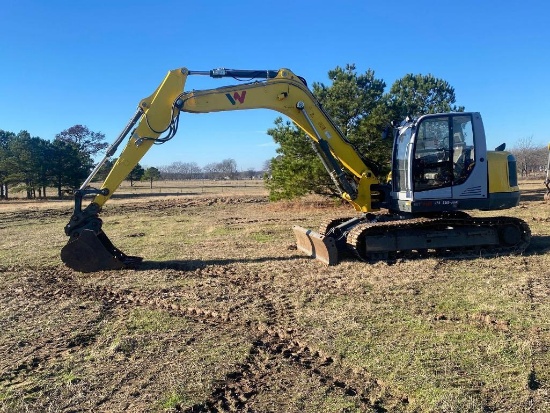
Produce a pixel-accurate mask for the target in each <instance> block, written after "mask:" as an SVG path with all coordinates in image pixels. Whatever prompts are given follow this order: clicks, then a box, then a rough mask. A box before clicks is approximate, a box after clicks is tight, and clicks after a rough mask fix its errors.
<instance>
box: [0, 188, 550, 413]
mask: <svg viewBox="0 0 550 413" xmlns="http://www.w3.org/2000/svg"><path fill="white" fill-rule="evenodd" d="M241 184H242V182H241ZM241 184H239V185H237V184H235V183H233V182H215V183H214V182H212V183H211V184H210V185H205V183H204V182H202V183H194V184H191V185H190V184H189V183H186V184H184V185H183V184H182V185H181V186H178V185H176V184H174V183H172V184H171V185H168V184H165V185H164V186H163V187H162V188H160V186H159V187H158V188H157V190H155V188H153V190H152V191H151V190H150V188H149V187H148V186H147V185H146V184H143V183H140V184H139V186H138V187H137V188H128V187H124V188H121V191H120V196H119V197H116V198H113V200H112V201H111V202H109V203H108V204H107V206H106V207H105V211H104V213H103V214H102V219H103V220H104V227H103V228H104V230H105V232H106V233H107V234H108V235H109V237H110V238H111V240H112V241H113V243H114V244H115V245H116V246H117V247H119V248H120V249H122V250H123V251H124V252H126V253H127V254H132V255H141V256H143V257H145V258H144V262H143V264H142V266H141V267H140V268H138V269H136V270H122V271H110V272H107V271H106V272H98V273H93V274H81V273H76V272H73V271H72V270H70V269H68V268H66V267H65V266H64V265H63V264H62V263H61V262H60V260H59V251H60V250H61V248H62V247H63V245H64V244H65V243H66V241H67V239H66V237H65V235H64V233H63V227H64V225H65V224H66V222H67V220H68V219H69V217H70V215H71V202H70V201H68V200H67V201H51V200H50V201H41V202H38V201H24V200H14V201H8V202H3V203H0V235H1V241H0V245H1V248H0V411H1V412H21V411H31V412H45V411H48V412H76V411H94V412H119V411H120V412H122V411H130V412H148V411H160V412H162V411H170V412H173V411H185V412H200V411H248V412H283V411H284V412H355V411H357V412H362V411H368V412H370V411H371V412H384V411H388V412H394V411H395V412H547V411H550V355H549V351H548V350H549V349H548V346H549V343H550V322H549V319H550V300H549V293H550V204H546V203H544V202H543V200H542V197H543V194H544V189H543V185H542V184H541V183H540V182H522V183H521V189H522V193H523V197H522V202H521V204H520V206H518V207H517V208H514V209H511V210H507V211H500V212H499V214H500V215H509V216H517V217H520V218H523V219H524V220H526V221H527V223H528V224H529V225H530V227H531V231H532V234H533V238H532V242H531V246H530V247H529V248H528V249H527V251H526V252H525V253H524V254H523V255H521V256H503V257H497V258H490V259H489V258H472V259H462V260H451V259H443V258H428V259H422V260H405V259H402V260H399V261H398V262H397V263H395V264H393V265H389V264H386V263H376V264H366V263H363V262H359V261H355V260H352V259H347V260H344V261H343V262H341V263H340V264H339V265H337V266H334V267H326V266H324V265H322V264H320V263H319V262H317V261H315V260H312V259H309V258H307V257H304V256H303V255H302V254H301V253H300V252H299V251H297V250H296V245H295V241H294V238H293V235H292V231H291V228H292V226H293V225H296V224H298V225H302V226H305V227H310V228H313V229H316V228H317V226H318V224H319V222H320V221H321V220H322V219H323V218H325V217H327V216H337V215H349V214H350V212H351V211H350V208H349V207H348V206H347V205H339V204H335V203H334V202H331V201H329V202H327V201H323V200H320V199H317V198H308V199H305V200H301V201H297V202H276V203H270V202H268V201H267V193H266V191H265V189H264V188H263V187H262V186H261V183H260V182H252V181H247V185H246V186H244V185H241ZM155 185H156V183H155ZM185 185H187V186H185ZM207 186H208V187H207ZM130 194H134V195H135V196H132V197H130V196H129V195H130ZM473 214H474V215H492V214H490V213H488V212H483V213H482V212H477V211H476V212H474V213H473Z"/></svg>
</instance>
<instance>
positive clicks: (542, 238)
mask: <svg viewBox="0 0 550 413" xmlns="http://www.w3.org/2000/svg"><path fill="white" fill-rule="evenodd" d="M549 252H550V235H534V236H533V237H532V238H531V244H530V245H529V247H528V248H527V249H526V250H525V251H524V252H523V253H522V255H523V256H528V257H529V256H535V255H540V254H546V253H549ZM342 258H343V260H348V259H352V258H351V257H348V256H345V257H342ZM475 258H476V257H475V256H472V257H471V259H475ZM302 259H304V255H302V254H295V255H291V256H288V257H259V258H222V259H214V260H193V259H191V260H167V261H142V262H141V263H140V264H139V265H137V266H135V267H134V268H133V269H134V270H136V271H149V270H177V271H194V270H198V269H202V268H207V267H210V266H215V265H230V264H235V263H262V262H272V261H280V262H283V261H296V260H302ZM409 259H410V257H409ZM413 259H414V258H413ZM419 259H420V258H419ZM461 259H467V258H466V257H461ZM388 264H390V265H391V264H396V262H388ZM365 265H369V264H368V263H365Z"/></svg>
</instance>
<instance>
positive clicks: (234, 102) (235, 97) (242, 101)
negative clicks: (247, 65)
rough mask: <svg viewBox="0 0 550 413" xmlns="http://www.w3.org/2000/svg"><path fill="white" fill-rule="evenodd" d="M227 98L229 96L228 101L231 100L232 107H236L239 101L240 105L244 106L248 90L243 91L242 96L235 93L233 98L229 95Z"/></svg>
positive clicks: (227, 94)
mask: <svg viewBox="0 0 550 413" xmlns="http://www.w3.org/2000/svg"><path fill="white" fill-rule="evenodd" d="M225 96H227V99H229V101H230V102H231V104H232V105H236V104H237V101H239V103H240V104H243V103H244V98H245V96H246V90H243V91H242V92H241V94H240V95H239V92H235V93H233V96H231V95H230V94H229V93H226V94H225Z"/></svg>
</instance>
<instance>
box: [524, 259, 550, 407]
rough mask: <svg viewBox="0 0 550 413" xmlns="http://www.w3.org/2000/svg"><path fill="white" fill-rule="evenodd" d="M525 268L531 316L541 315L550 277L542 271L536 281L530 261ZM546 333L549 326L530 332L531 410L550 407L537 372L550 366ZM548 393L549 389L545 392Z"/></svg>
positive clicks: (528, 385) (528, 382) (529, 382)
mask: <svg viewBox="0 0 550 413" xmlns="http://www.w3.org/2000/svg"><path fill="white" fill-rule="evenodd" d="M523 266H524V270H525V272H526V273H527V274H528V276H527V280H526V286H525V291H524V293H525V296H526V297H527V302H528V304H529V309H530V312H531V314H534V315H536V314H539V312H538V309H539V307H540V304H541V303H542V302H544V300H546V299H547V297H548V295H549V293H550V288H549V287H550V277H549V275H548V273H547V272H546V273H545V272H544V271H541V272H537V278H536V279H535V278H534V277H533V275H532V272H531V271H528V266H529V261H528V260H527V259H524V260H523ZM544 332H546V334H548V326H546V328H545V327H544V326H537V325H536V323H535V326H533V327H532V328H531V329H530V331H529V337H528V339H529V341H530V342H532V343H533V345H532V352H531V370H530V371H529V373H528V375H527V378H526V379H527V388H528V389H529V390H530V394H529V399H528V401H527V405H528V406H529V407H530V408H533V407H534V408H539V407H540V408H542V409H544V407H543V405H544V406H546V408H547V407H548V406H549V405H550V403H549V402H548V400H546V402H544V399H545V397H547V394H548V393H546V396H545V395H544V394H541V391H540V390H541V387H543V383H542V382H541V380H539V377H538V373H537V371H538V370H539V369H541V370H543V371H544V369H545V368H548V367H549V366H550V363H549V362H548V361H547V355H548V350H549V346H548V343H547V340H546V339H545V338H544V337H543V335H544ZM543 391H544V392H547V391H548V390H547V389H544V390H543Z"/></svg>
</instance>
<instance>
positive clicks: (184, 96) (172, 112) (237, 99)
mask: <svg viewBox="0 0 550 413" xmlns="http://www.w3.org/2000/svg"><path fill="white" fill-rule="evenodd" d="M191 75H208V76H211V77H214V78H221V77H232V78H247V79H250V80H252V79H256V80H255V81H253V82H249V83H244V84H243V83H241V84H237V85H232V86H225V87H220V88H215V89H205V90H196V91H190V92H186V91H184V87H185V83H186V80H187V77H188V76H191ZM257 79H261V80H259V81H258V80H257ZM260 108H264V109H271V110H275V111H277V112H280V113H282V114H284V115H286V116H288V117H289V118H291V119H292V120H293V121H294V122H295V123H296V125H297V126H298V127H300V128H301V129H302V130H303V131H304V132H305V133H306V134H307V136H309V138H310V139H311V142H312V146H313V148H314V149H315V151H316V153H317V154H318V155H319V157H320V159H321V160H322V162H323V164H324V166H325V168H326V169H327V171H328V172H329V174H330V176H331V177H332V179H333V181H334V183H335V184H336V186H337V187H338V188H339V190H340V192H341V196H342V197H343V198H344V199H345V200H346V201H348V202H349V203H350V204H351V205H352V206H353V207H354V208H355V210H356V211H360V212H369V211H373V210H377V209H378V208H379V205H380V204H381V203H382V202H383V194H382V193H383V191H381V190H380V187H379V185H378V184H379V181H378V178H377V177H376V175H375V173H374V172H373V171H372V170H371V168H369V166H368V162H367V161H366V160H365V159H363V158H362V157H361V156H360V155H359V153H358V152H357V151H356V149H355V148H354V147H353V145H352V144H351V143H350V142H349V141H347V139H346V138H345V137H344V135H343V134H342V132H341V131H340V130H339V129H338V127H337V126H336V125H335V124H334V123H333V121H332V120H331V119H330V117H329V116H328V115H327V114H326V113H325V111H324V110H323V109H322V107H321V105H320V104H319V102H318V101H317V100H316V99H315V97H314V96H313V94H312V93H311V91H310V90H309V89H308V87H307V85H306V83H305V81H304V80H303V79H302V78H300V77H299V76H296V75H295V74H294V73H292V72H291V71H290V70H288V69H280V70H278V71H275V70H232V69H215V70H211V71H190V70H188V69H186V68H182V69H176V70H172V71H169V72H168V74H167V75H166V77H165V78H164V80H163V81H162V83H161V84H160V85H159V86H158V88H157V89H156V90H155V92H154V93H153V94H152V95H151V96H149V97H147V98H145V99H143V100H142V101H141V102H140V103H139V105H138V108H137V111H136V113H135V114H134V116H133V117H132V118H131V119H130V122H129V123H128V125H127V126H126V127H125V128H124V130H123V131H122V133H121V134H120V135H119V137H118V138H117V139H116V140H115V142H114V143H113V144H112V145H111V147H110V148H109V149H108V150H107V154H106V156H105V158H104V159H103V160H102V161H101V162H99V163H98V165H97V166H96V168H95V169H94V170H93V171H92V173H91V174H90V176H89V177H88V178H87V179H86V181H85V182H84V183H83V184H82V186H81V187H80V188H79V189H78V190H77V191H75V207H74V213H73V215H72V217H71V220H70V221H69V223H68V224H67V225H66V226H65V233H66V234H67V235H68V236H69V237H70V239H69V242H68V243H67V245H66V246H65V247H64V248H63V250H62V251H61V258H62V260H63V262H65V264H66V265H68V266H69V267H71V268H73V269H75V270H77V271H82V272H91V271H98V270H104V269H118V268H122V267H125V266H129V265H134V264H136V263H138V262H140V261H141V258H139V257H131V256H127V255H125V254H124V253H122V252H121V251H120V250H118V249H117V248H116V247H115V246H114V245H113V244H112V243H111V242H110V240H109V239H108V237H107V236H106V235H105V233H104V232H103V231H102V229H101V227H102V222H101V219H100V218H99V212H100V211H101V208H102V207H103V205H104V204H105V203H106V202H107V201H108V200H109V198H110V197H111V196H112V195H113V193H114V192H115V191H116V190H117V188H118V187H119V186H120V184H121V183H122V181H123V180H124V179H125V178H126V177H127V176H128V174H129V173H130V172H131V171H132V169H133V168H134V167H135V166H136V165H137V164H138V162H139V161H140V159H141V158H142V157H143V156H144V155H145V153H146V152H147V151H148V150H149V149H150V148H151V147H152V146H153V145H154V144H159V143H164V142H166V141H168V140H170V139H171V138H172V137H173V136H174V135H175V133H176V132H177V128H178V124H179V115H180V113H181V112H190V113H207V112H220V111H233V110H247V109H260ZM163 134H164V135H163ZM128 135H130V138H129V140H128V142H127V144H126V147H125V148H124V150H123V151H122V153H121V154H120V156H119V158H118V160H117V162H116V163H115V164H114V165H113V167H112V169H111V171H110V173H109V175H108V176H107V178H106V179H105V181H104V182H103V184H102V186H101V188H99V189H95V188H89V184H90V182H91V181H92V179H93V177H94V176H95V175H96V174H97V172H98V171H99V169H100V168H101V166H102V165H103V164H104V163H105V162H106V160H107V159H108V158H109V157H111V156H112V155H113V154H114V153H115V152H116V150H117V148H118V146H119V145H120V143H121V142H122V141H123V140H124V139H125V138H126V137H127V136H128ZM87 195H93V196H94V199H93V201H92V202H91V203H90V204H89V205H88V206H87V207H86V208H84V209H83V208H82V201H83V198H84V197H85V196H87ZM294 232H295V234H296V236H297V241H298V246H299V248H300V249H302V250H303V251H306V252H308V253H309V254H310V255H312V256H316V257H317V258H319V259H320V260H321V261H324V262H326V263H327V264H332V263H334V262H335V260H337V257H336V255H337V251H336V248H335V246H334V245H329V244H327V242H331V240H324V239H323V237H320V236H318V234H315V233H311V232H310V231H306V230H304V229H303V228H300V227H297V228H295V229H294Z"/></svg>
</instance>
